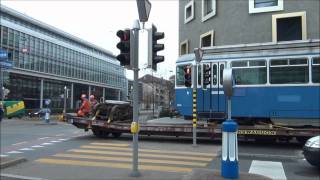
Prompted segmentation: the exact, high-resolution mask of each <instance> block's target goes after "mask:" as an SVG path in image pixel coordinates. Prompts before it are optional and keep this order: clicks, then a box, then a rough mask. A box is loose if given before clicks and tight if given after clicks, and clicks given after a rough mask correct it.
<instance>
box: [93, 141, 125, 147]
mask: <svg viewBox="0 0 320 180" xmlns="http://www.w3.org/2000/svg"><path fill="white" fill-rule="evenodd" d="M90 144H93V145H100V146H117V147H129V146H130V144H117V143H98V142H93V143H90Z"/></svg>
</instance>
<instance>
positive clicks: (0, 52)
mask: <svg viewBox="0 0 320 180" xmlns="http://www.w3.org/2000/svg"><path fill="white" fill-rule="evenodd" d="M7 59H8V52H7V51H5V50H3V49H0V60H7Z"/></svg>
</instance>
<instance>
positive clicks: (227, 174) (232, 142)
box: [221, 119, 239, 179]
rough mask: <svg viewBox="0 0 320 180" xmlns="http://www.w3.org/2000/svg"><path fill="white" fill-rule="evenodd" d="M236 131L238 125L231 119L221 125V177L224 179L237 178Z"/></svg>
mask: <svg viewBox="0 0 320 180" xmlns="http://www.w3.org/2000/svg"><path fill="white" fill-rule="evenodd" d="M237 130H238V124H237V123H236V122H235V121H233V120H232V119H228V120H227V121H225V122H223V124H222V155H221V176H222V177H224V178H232V179H236V178H238V177H239V164H238V140H237Z"/></svg>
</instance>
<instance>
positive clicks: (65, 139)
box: [59, 138, 69, 141]
mask: <svg viewBox="0 0 320 180" xmlns="http://www.w3.org/2000/svg"><path fill="white" fill-rule="evenodd" d="M68 140H69V138H68V139H59V141H68Z"/></svg>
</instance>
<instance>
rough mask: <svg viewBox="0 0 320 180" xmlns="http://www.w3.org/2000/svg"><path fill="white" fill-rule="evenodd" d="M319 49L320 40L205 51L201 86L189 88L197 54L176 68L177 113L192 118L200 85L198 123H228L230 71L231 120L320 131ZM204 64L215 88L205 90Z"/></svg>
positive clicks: (200, 71)
mask: <svg viewBox="0 0 320 180" xmlns="http://www.w3.org/2000/svg"><path fill="white" fill-rule="evenodd" d="M319 44H320V41H319V40H309V41H295V42H284V43H276V44H272V43H267V44H252V45H239V46H231V47H226V46H225V47H215V48H210V49H204V50H205V55H204V57H203V60H202V61H201V63H199V64H198V65H197V68H198V69H197V70H198V73H197V82H193V81H192V86H191V88H188V87H186V86H185V84H184V81H185V79H184V68H185V66H192V67H193V68H194V67H195V66H196V63H195V60H194V55H193V54H188V55H183V56H181V57H180V58H179V59H178V60H177V62H176V86H175V90H176V108H177V110H178V111H179V112H180V113H181V114H182V115H183V116H185V117H191V116H192V88H193V86H194V85H196V86H197V112H198V117H200V118H205V119H208V120H212V121H214V120H218V121H219V120H224V118H225V117H226V98H225V95H224V92H223V87H222V82H223V77H222V75H223V69H224V68H226V67H231V68H232V69H233V73H234V78H235V86H234V96H233V97H232V117H233V118H234V119H237V120H238V122H239V123H240V124H241V123H244V124H248V123H250V124H254V123H259V122H264V123H266V122H267V123H279V122H280V123H281V124H282V125H288V126H292V125H295V126H306V125H309V126H310V125H313V126H317V127H320V45H319ZM204 64H208V65H210V67H211V84H210V85H207V86H206V87H201V81H202V80H203V71H202V67H203V65H204ZM194 75H195V74H194V73H192V76H194ZM192 79H194V78H192Z"/></svg>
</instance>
